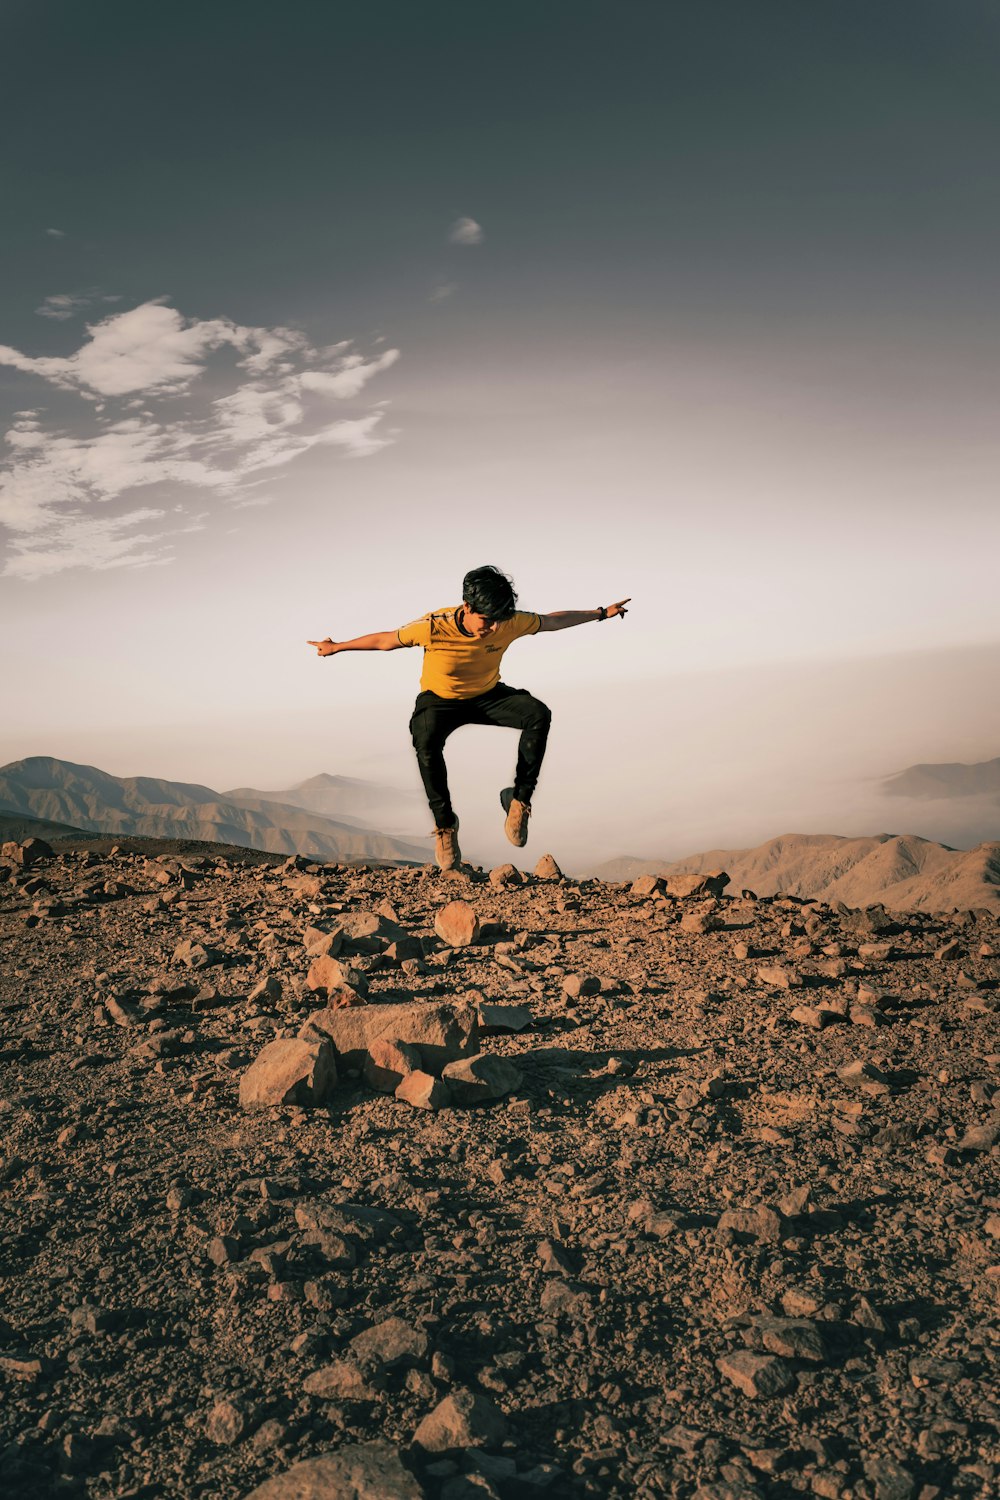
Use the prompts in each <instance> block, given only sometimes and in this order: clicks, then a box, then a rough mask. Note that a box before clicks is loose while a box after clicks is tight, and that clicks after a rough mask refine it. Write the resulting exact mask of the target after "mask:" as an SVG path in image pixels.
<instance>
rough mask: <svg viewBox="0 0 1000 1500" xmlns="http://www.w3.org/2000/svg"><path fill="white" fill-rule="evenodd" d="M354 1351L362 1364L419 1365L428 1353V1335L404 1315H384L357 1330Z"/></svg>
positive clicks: (367, 1365)
mask: <svg viewBox="0 0 1000 1500" xmlns="http://www.w3.org/2000/svg"><path fill="white" fill-rule="evenodd" d="M350 1349H351V1353H352V1355H353V1356H354V1358H355V1359H356V1360H357V1362H358V1364H359V1365H361V1366H362V1368H364V1369H367V1368H368V1367H369V1366H377V1367H379V1368H382V1369H387V1370H394V1369H396V1367H397V1366H403V1365H405V1366H407V1367H409V1366H410V1365H417V1364H419V1363H420V1361H421V1360H422V1359H424V1357H425V1356H426V1354H427V1350H428V1339H427V1335H426V1333H424V1331H423V1329H422V1328H416V1327H414V1325H413V1324H412V1323H408V1322H407V1321H406V1319H405V1318H383V1320H382V1322H381V1323H374V1324H373V1325H372V1327H371V1328H365V1329H363V1330H362V1332H361V1333H356V1334H355V1335H354V1337H353V1338H352V1339H351V1343H350Z"/></svg>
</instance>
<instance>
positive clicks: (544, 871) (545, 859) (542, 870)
mask: <svg viewBox="0 0 1000 1500" xmlns="http://www.w3.org/2000/svg"><path fill="white" fill-rule="evenodd" d="M535 878H536V879H537V880H562V870H560V868H559V866H558V865H557V864H556V862H555V860H554V859H553V858H552V855H551V854H543V855H542V857H541V859H540V860H539V861H538V863H537V865H536V866H535Z"/></svg>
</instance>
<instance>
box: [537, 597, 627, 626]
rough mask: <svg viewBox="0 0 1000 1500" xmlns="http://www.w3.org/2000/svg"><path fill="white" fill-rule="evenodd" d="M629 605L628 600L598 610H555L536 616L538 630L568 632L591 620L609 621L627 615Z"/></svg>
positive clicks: (621, 600)
mask: <svg viewBox="0 0 1000 1500" xmlns="http://www.w3.org/2000/svg"><path fill="white" fill-rule="evenodd" d="M629 603H631V600H629V599H619V601H618V603H617V604H609V605H607V606H602V607H601V608H600V609H557V610H555V611H554V613H553V614H551V615H539V616H538V618H539V620H540V621H541V624H540V625H539V627H538V629H539V631H542V630H569V629H570V627H571V626H573V625H588V624H589V623H590V621H591V620H610V619H611V618H612V616H613V615H627V614H628V610H627V609H626V608H625V606H626V604H629Z"/></svg>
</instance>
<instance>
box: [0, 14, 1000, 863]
mask: <svg viewBox="0 0 1000 1500" xmlns="http://www.w3.org/2000/svg"><path fill="white" fill-rule="evenodd" d="M236 14H238V24H235V23H234V13H231V12H230V8H229V7H228V6H227V5H225V4H222V5H220V6H218V7H208V8H206V7H198V6H194V5H192V4H190V3H188V0H178V4H177V5H176V6H175V7H173V8H172V10H171V13H170V17H169V24H161V20H160V18H159V17H158V16H156V15H154V14H153V13H149V14H148V15H147V14H146V13H144V12H136V13H135V15H134V16H133V17H132V18H131V20H130V25H129V26H128V27H125V26H122V25H119V24H116V23H115V19H114V17H113V16H112V13H111V12H109V11H102V10H101V9H100V8H98V9H97V10H96V11H95V10H93V9H92V8H81V7H78V6H73V5H71V4H69V3H68V0H55V3H53V4H52V5H51V6H47V7H44V8H43V9H41V10H39V9H38V8H34V9H32V8H30V7H21V8H18V9H17V13H16V14H14V15H12V17H11V18H10V20H9V30H10V31H11V33H12V35H11V49H12V53H13V51H14V49H15V48H16V51H17V55H18V56H19V58H20V59H21V62H20V64H19V67H18V70H17V76H16V77H13V78H12V79H11V80H10V81H9V88H8V91H7V97H6V99H5V108H6V109H7V111H8V112H9V114H10V120H11V126H10V128H9V129H8V130H7V131H6V132H4V133H3V134H2V136H0V141H2V142H3V144H0V151H5V152H6V153H7V157H8V160H7V172H6V174H5V181H7V182H8V184H9V190H8V194H7V202H6V206H7V209H8V214H7V220H8V230H7V233H6V234H5V237H4V239H3V240H2V242H0V261H2V266H3V276H2V277H0V312H2V321H0V406H2V408H3V413H2V414H3V421H4V430H5V432H6V453H7V460H6V464H5V466H4V468H3V470H2V472H0V527H2V528H3V537H4V543H5V550H4V552H3V554H2V560H0V569H2V571H0V632H2V634H0V639H2V645H0V651H2V657H3V674H4V675H3V681H4V708H5V713H4V723H3V725H2V726H0V757H2V759H3V760H4V761H10V760H13V759H18V758H20V757H22V756H25V755H29V754H52V755H55V756H57V757H58V758H61V759H67V760H75V761H82V762H84V763H88V764H93V765H97V766H99V767H101V768H102V769H104V770H107V771H110V772H112V773H113V774H119V775H133V774H143V775H152V776H163V777H166V778H167V779H170V780H181V781H200V782H202V783H204V784H206V785H209V786H212V787H215V788H217V789H225V788H226V787H235V786H241V785H251V786H257V787H264V788H266V787H268V786H271V787H281V786H291V785H292V784H294V783H295V782H296V781H301V780H303V779H305V778H307V777H308V776H311V775H314V774H316V773H317V772H319V771H330V772H334V773H339V774H344V775H353V776H361V777H370V778H372V779H375V780H380V781H387V782H389V783H391V784H393V785H396V786H399V787H402V788H405V789H413V788H415V787H416V785H417V782H416V772H415V767H414V765H413V760H412V752H411V750H410V746H409V741H408V736H407V721H408V718H409V715H410V712H411V708H412V701H413V697H414V695H415V693H416V690H417V679H418V676H419V653H417V652H396V653H393V654H390V655H374V654H373V655H353V656H340V657H335V658H333V659H330V660H325V661H321V660H318V659H317V658H316V657H315V655H314V654H313V653H312V652H311V651H310V649H309V648H308V647H307V646H306V641H307V640H308V639H310V638H315V637H317V636H321V635H325V634H330V635H332V636H334V637H335V638H341V639H343V638H345V637H348V636H353V635H356V634H359V633H362V632H366V631H369V630H384V629H391V628H395V627H397V626H399V625H401V624H403V623H405V622H406V621H408V620H411V619H413V618H415V617H416V616H418V615H420V614H422V613H424V612H426V611H427V610H429V609H432V608H435V607H438V606H441V605H445V604H451V603H457V602H458V595H459V592H460V582H461V578H462V576H463V574H464V573H465V571H466V570H467V569H468V568H469V567H472V566H476V565H478V564H481V563H483V562H487V561H490V562H495V563H497V564H498V565H500V566H501V567H503V568H505V569H506V570H507V571H508V572H510V573H511V574H512V575H513V577H514V579H515V582H516V584H517V587H518V589H519V592H520V595H521V601H522V603H523V605H524V607H525V608H529V609H540V610H543V611H546V610H555V609H580V608H592V607H594V606H595V605H598V604H601V603H608V602H610V601H612V600H614V599H617V598H621V597H623V596H625V595H631V596H632V597H633V601H634V602H633V607H632V610H631V612H630V614H629V616H628V617H627V619H626V620H625V621H624V622H623V623H619V622H616V621H609V622H607V623H605V624H602V625H586V626H583V627H581V628H580V629H578V630H573V631H570V632H567V633H565V634H563V633H560V634H554V635H546V636H544V637H542V638H540V639H537V640H530V641H523V642H519V643H518V644H517V645H516V646H515V647H514V648H512V650H511V652H510V653H509V655H508V657H507V658H506V660H505V664H504V678H505V680H506V681H508V682H510V683H512V684H514V685H517V686H525V687H530V688H531V689H532V690H533V691H534V692H535V693H536V694H538V695H539V696H540V697H542V698H544V699H546V700H547V701H549V702H550V703H551V705H552V707H553V709H554V712H555V721H554V730H553V736H552V741H551V751H550V756H549V759H548V761H547V763H546V767H545V769H544V772H543V779H542V782H541V784H540V788H539V792H538V795H537V798H536V808H535V814H534V823H533V828H532V834H531V842H530V845H529V848H528V850H526V851H525V858H524V859H523V860H522V861H521V862H522V863H530V862H532V861H533V859H534V858H537V855H538V853H540V852H542V850H543V849H551V851H552V852H553V853H555V854H556V856H557V857H559V858H561V859H563V860H565V862H566V864H567V866H572V865H573V864H574V863H579V862H580V861H581V860H582V859H584V858H586V859H597V858H609V857H615V856H617V855H620V854H626V853H630V854H638V855H640V856H649V857H663V858H669V857H673V856H677V857H680V856H683V855H684V854H688V853H694V852H698V851H699V850H701V849H706V848H710V847H713V846H723V847H725V846H730V847H738V846H746V845H749V844H753V843H757V842H760V841H761V840H762V839H764V838H767V837H771V836H774V835H776V834H778V833H781V832H787V831H796V832H810V831H824V832H852V833H862V832H863V833H872V832H879V831H883V830H884V828H885V826H886V824H887V823H891V824H892V825H899V824H901V823H902V822H903V821H904V820H905V821H907V822H908V823H909V825H910V826H905V827H903V826H900V827H898V828H897V829H896V831H900V832H912V833H919V834H922V835H924V836H928V837H934V838H944V839H945V841H946V842H949V843H957V842H960V840H958V839H956V838H955V837H950V838H949V837H946V834H947V833H949V832H950V833H951V834H952V835H954V834H955V833H956V832H959V833H960V832H962V831H963V830H966V831H968V830H969V829H970V828H971V827H972V826H973V822H974V820H975V818H980V819H983V818H985V819H986V820H987V822H986V825H985V826H989V822H988V819H989V817H990V816H991V814H990V812H989V809H980V810H979V811H976V810H973V809H970V808H969V807H968V806H966V807H964V808H963V807H961V806H960V805H958V804H954V805H949V806H948V807H938V806H937V805H936V804H927V803H921V804H919V805H916V804H914V806H913V807H912V809H911V808H909V807H908V806H906V805H901V804H900V801H899V800H898V799H888V798H883V797H882V796H881V794H880V793H878V791H877V783H878V781H879V780H880V779H881V778H883V777H886V776H888V775H890V774H892V773H893V772H894V771H898V770H900V769H902V768H903V767H905V766H908V765H911V764H913V763H915V762H919V761H953V760H966V761H973V760H984V759H990V758H992V757H993V756H995V755H997V754H998V753H1000V715H998V710H997V708H996V707H995V706H994V704H995V700H996V688H995V684H996V682H997V680H998V678H1000V673H998V667H1000V607H998V603H997V598H998V590H997V586H996V571H997V558H998V557H1000V507H998V505H997V503H996V479H995V474H996V435H995V432H996V416H995V410H994V408H995V397H994V394H993V392H994V386H995V372H996V369H997V365H998V362H1000V295H998V291H1000V285H998V283H1000V202H998V199H997V195H996V193H995V191H994V190H993V186H992V184H993V179H994V176H995V170H994V164H995V159H996V151H997V148H998V147H1000V103H998V100H1000V88H998V87H997V82H998V80H997V76H996V74H997V68H996V63H995V58H996V55H997V50H996V44H997V42H998V41H1000V17H998V16H997V15H995V14H991V13H988V12H987V11H985V10H984V9H983V7H981V6H979V5H977V4H973V3H971V0H969V3H966V0H958V3H956V4H954V5H953V6H950V7H948V8H947V11H943V10H942V9H941V8H940V7H937V6H934V5H932V4H930V3H922V0H917V3H907V4H906V5H905V6H904V5H903V4H902V3H901V0H889V3H887V4H886V5H884V6H881V7H878V8H876V9H875V10H873V9H872V8H871V7H870V6H863V5H861V4H860V3H858V0H850V3H847V4H844V5H838V6H837V7H836V8H828V9H824V8H817V7H810V8H808V9H807V10H804V9H803V8H802V7H801V6H796V5H794V4H791V3H790V0H765V3H763V4H761V5H758V6H755V7H749V8H748V7H746V6H745V5H742V4H739V3H737V0H710V3H708V4H706V5H704V6H702V7H698V8H696V9H694V8H690V7H679V6H671V5H669V4H667V5H664V6H662V7H650V6H648V5H645V4H642V3H638V0H622V3H618V4H616V5H614V6H612V5H610V4H606V3H600V0H598V3H595V4H593V5H588V6H580V5H578V4H572V5H571V4H569V3H565V0H556V3H554V4H553V5H551V6H547V7H543V8H541V9H539V8H538V7H536V6H528V5H526V4H524V3H523V0H512V3H511V4H510V5H509V6H507V7H505V8H504V9H503V11H502V12H501V11H498V12H495V13H494V12H487V11H485V10H476V9H475V8H472V10H469V9H456V8H455V7H453V6H451V5H450V4H445V3H443V0H442V3H438V0H432V3H431V4H430V5H428V6H425V7H420V8H418V9H414V8H413V7H411V6H406V5H403V4H400V3H397V0H385V3H384V4H381V5H380V6H378V7H373V8H369V9H368V10H364V9H362V10H360V11H359V10H354V11H343V10H342V9H339V8H323V7H299V6H297V5H296V4H295V3H294V0H293V3H292V5H290V6H289V7H287V8H286V9H285V10H283V11H282V13H281V17H280V18H279V20H278V21H277V23H276V22H275V16H274V12H273V9H272V8H271V7H269V6H265V5H263V4H261V3H258V0H247V3H245V4H243V5H241V7H240V9H239V12H238V13H236ZM181 79H183V80H184V89H183V98H181V96H180V94H179V91H178V80H181ZM248 80H254V84H253V86H252V87H251V86H250V84H249V82H248ZM265 99H266V102H267V107H266V108H264V107H262V100H265ZM97 100H100V101H101V104H100V107H98V106H97V104H96V103H95V101H97ZM25 118H30V120H31V122H32V128H31V130H30V131H29V132H25V131H24V130H23V129H18V128H15V127H16V125H17V124H18V122H21V121H23V120H24V119H25ZM512 760H513V748H512V743H511V740H510V738H509V737H508V736H506V735H500V734H498V733H497V732H495V731H494V732H492V733H490V732H480V731H466V732H464V733H463V734H462V735H460V736H458V737H457V738H456V739H455V740H453V741H452V742H451V746H450V749H449V763H450V766H451V773H452V780H453V786H454V792H455V800H456V805H457V808H458V811H459V815H460V817H461V819H462V828H463V845H464V847H465V850H466V852H467V854H468V855H469V856H470V857H473V858H475V859H477V861H480V862H483V863H496V862H497V861H499V860H500V859H503V858H507V857H509V855H510V853H511V851H510V848H509V846H508V845H507V844H506V843H505V841H504V839H503V836H502V831H501V827H500V819H499V804H498V801H497V792H498V790H499V788H500V787H502V786H504V785H505V784H507V782H508V781H509V772H510V768H511V762H512ZM426 827H429V818H428V822H427V825H426ZM426 827H425V828H424V829H423V830H422V831H424V832H426ZM996 836H998V837H1000V826H998V827H997V828H996Z"/></svg>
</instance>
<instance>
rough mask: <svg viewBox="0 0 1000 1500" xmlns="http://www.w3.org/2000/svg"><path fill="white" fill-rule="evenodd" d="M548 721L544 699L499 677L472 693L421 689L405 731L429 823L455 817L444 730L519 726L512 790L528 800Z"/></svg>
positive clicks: (438, 824)
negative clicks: (487, 688) (454, 694)
mask: <svg viewBox="0 0 1000 1500" xmlns="http://www.w3.org/2000/svg"><path fill="white" fill-rule="evenodd" d="M551 722H552V715H551V713H550V712H549V710H548V708H546V706H545V704H544V703H541V702H540V701H539V700H538V699H537V698H533V697H532V696H531V694H530V693H529V692H526V691H525V689H524V688H511V687H505V686H504V684H503V683H502V682H498V683H497V685H496V687H495V688H491V689H490V691H489V692H488V693H482V694H481V695H480V696H479V697H478V698H439V697H438V695H437V693H421V694H420V695H419V696H418V698H417V701H416V704H415V705H414V709H413V717H412V718H411V720H410V734H411V735H412V737H413V748H414V750H416V752H417V765H418V766H419V767H420V777H421V780H422V781H423V783H424V791H425V792H426V793H427V801H428V802H429V803H430V809H431V812H432V813H433V815H434V826H435V828H451V827H452V826H453V824H454V822H455V812H454V809H453V808H452V805H451V794H450V793H449V791H448V772H447V769H446V767H445V763H444V742H445V740H446V739H447V738H448V736H449V735H450V734H452V733H454V731H455V730H456V729H461V728H462V725H463V724H498V725H499V726H500V727H501V728H503V729H519V730H520V731H521V739H520V742H519V744H518V747H517V766H516V767H515V770H514V796H515V797H516V798H517V800H518V801H519V802H530V801H531V795H532V793H533V792H534V790H535V787H536V785H537V783H538V773H539V771H540V770H541V769H542V757H543V756H544V754H545V744H546V741H547V740H548V737H549V725H550V724H551Z"/></svg>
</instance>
